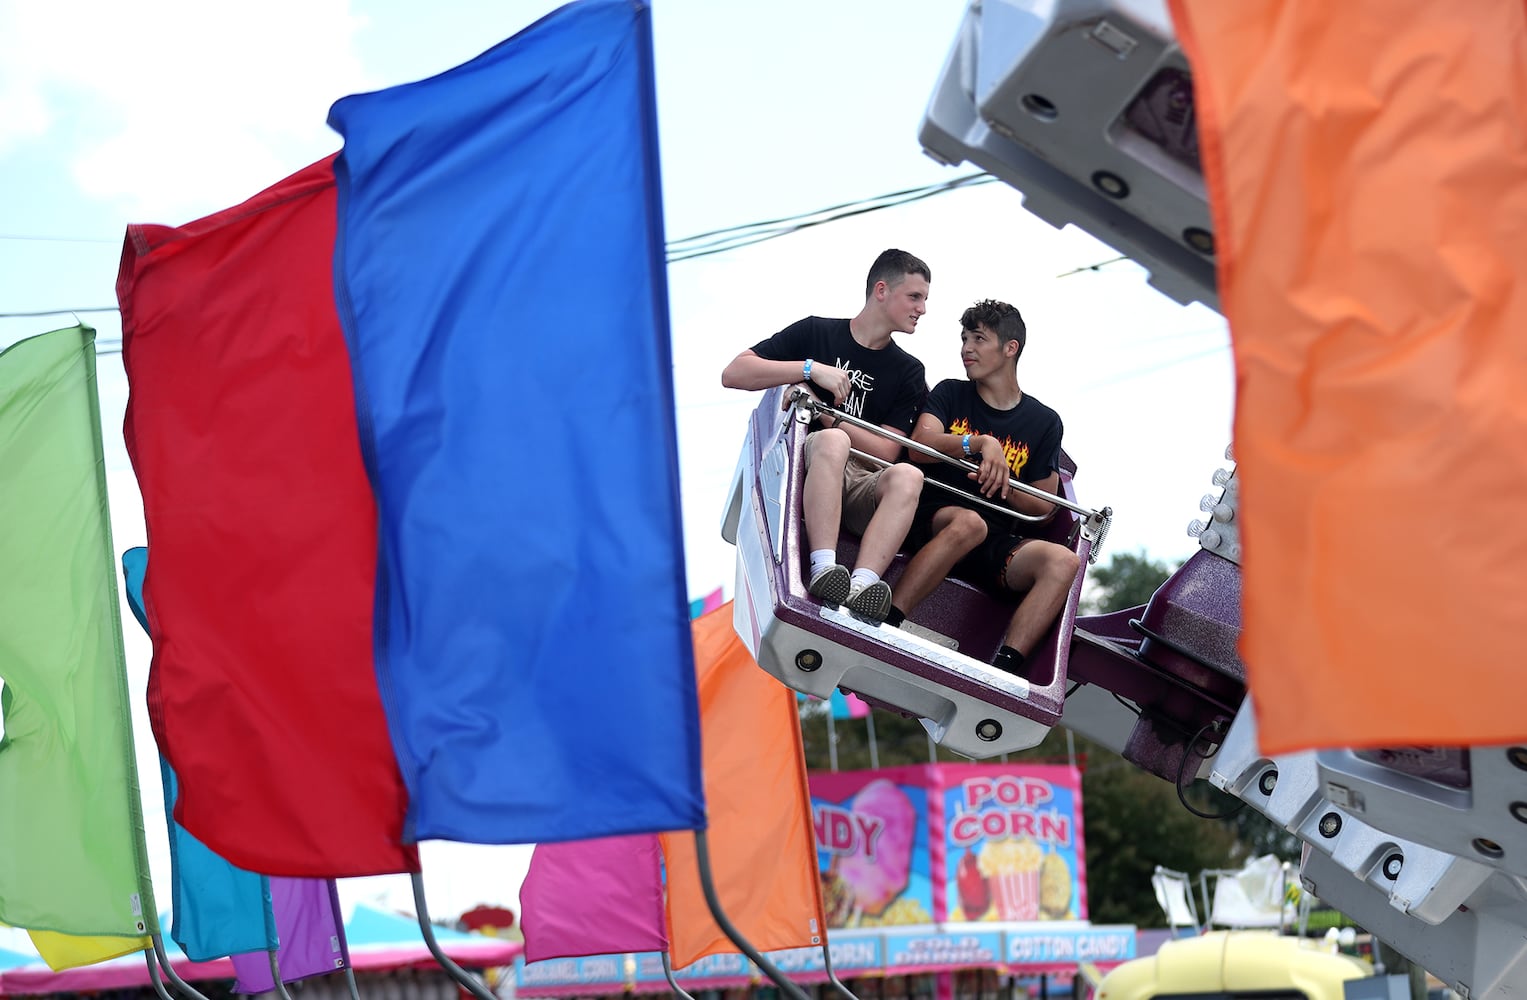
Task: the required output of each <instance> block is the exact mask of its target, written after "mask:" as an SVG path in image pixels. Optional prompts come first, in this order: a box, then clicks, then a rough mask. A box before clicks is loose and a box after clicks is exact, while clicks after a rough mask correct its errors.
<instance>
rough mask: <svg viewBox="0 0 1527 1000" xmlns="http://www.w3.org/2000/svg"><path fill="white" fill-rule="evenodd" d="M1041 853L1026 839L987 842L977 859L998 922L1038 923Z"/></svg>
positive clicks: (1042, 856)
mask: <svg viewBox="0 0 1527 1000" xmlns="http://www.w3.org/2000/svg"><path fill="white" fill-rule="evenodd" d="M1043 862H1044V852H1043V851H1041V850H1040V849H1039V845H1038V844H1036V843H1034V842H1033V841H1032V840H1029V839H1027V838H1025V839H1022V840H988V841H987V842H986V843H985V844H984V845H982V847H981V853H980V854H979V855H977V863H978V864H979V865H980V867H981V874H982V875H985V876H986V882H987V884H988V885H990V886H991V888H992V897H993V899H994V900H995V902H996V904H997V916H998V917H999V918H1001V919H1002V920H1038V919H1039V867H1040V865H1041V864H1043Z"/></svg>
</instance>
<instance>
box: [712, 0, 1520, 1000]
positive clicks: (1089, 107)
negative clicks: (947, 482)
mask: <svg viewBox="0 0 1527 1000" xmlns="http://www.w3.org/2000/svg"><path fill="white" fill-rule="evenodd" d="M919 138H920V141H921V144H922V146H923V148H924V150H925V151H926V152H927V153H928V154H929V155H930V156H932V157H933V158H934V159H936V160H938V161H940V162H942V163H945V164H948V165H950V166H957V165H960V164H963V163H966V162H968V163H971V164H973V165H975V166H977V167H979V168H981V169H982V170H985V171H988V172H990V173H991V174H993V175H995V176H997V177H999V178H1001V179H1002V180H1004V181H1006V182H1007V183H1008V184H1010V185H1011V186H1013V187H1014V188H1016V189H1017V190H1018V191H1019V192H1020V193H1021V195H1022V197H1023V199H1024V205H1025V207H1026V208H1027V209H1028V210H1029V211H1031V212H1033V213H1034V214H1036V215H1038V216H1039V217H1040V218H1042V219H1044V220H1046V221H1047V222H1049V223H1051V224H1052V225H1055V226H1062V225H1066V224H1072V225H1076V226H1078V227H1079V228H1081V229H1084V230H1086V231H1087V232H1089V233H1091V234H1092V235H1093V236H1095V237H1097V238H1098V239H1100V240H1102V241H1103V242H1105V243H1107V244H1109V245H1110V246H1112V247H1114V248H1116V249H1117V250H1118V251H1119V252H1120V253H1122V254H1126V255H1128V256H1129V257H1130V258H1132V259H1133V260H1135V261H1136V262H1138V263H1140V264H1141V265H1143V266H1144V267H1145V268H1146V269H1147V270H1148V271H1149V273H1150V281H1151V283H1152V285H1154V286H1155V287H1156V288H1157V289H1158V290H1160V291H1161V292H1162V293H1164V294H1166V295H1168V296H1169V297H1171V298H1173V299H1175V300H1177V301H1180V302H1185V303H1186V302H1193V301H1199V302H1203V303H1204V304H1206V305H1208V306H1210V307H1211V308H1218V298H1217V293H1216V288H1215V272H1214V235H1213V228H1212V224H1211V222H1210V215H1209V207H1208V204H1207V199H1206V192H1205V186H1204V181H1203V176H1202V173H1201V169H1200V166H1199V159H1198V137H1197V129H1196V123H1195V120H1194V107H1193V91H1192V75H1191V70H1190V68H1189V66H1188V63H1187V60H1186V58H1185V57H1184V55H1183V53H1182V51H1181V49H1180V48H1179V47H1178V45H1177V43H1176V40H1175V35H1174V32H1173V29H1172V24H1171V20H1170V17H1169V16H1168V13H1167V11H1166V7H1165V4H1164V3H1161V2H1154V0H1111V2H1110V0H974V2H972V3H971V5H970V7H969V8H968V10H967V11H966V14H965V17H964V20H963V23H962V24H961V27H960V30H959V33H958V36H957V37H956V39H955V41H954V44H953V47H952V49H951V51H950V54H949V57H948V59H947V61H946V63H945V66H944V69H943V72H942V74H941V76H940V79H939V81H938V83H937V85H936V87H935V91H934V93H933V95H932V98H931V100H930V102H929V105H928V109H927V112H926V115H925V117H924V120H923V123H922V127H921V132H920V136H919ZM785 391H787V390H772V391H770V392H769V393H767V394H765V396H764V398H763V400H762V401H761V402H760V404H759V406H758V408H757V410H756V411H755V412H754V414H753V417H752V419H751V420H750V422H749V428H748V435H747V439H746V441H745V442H744V445H743V449H742V454H741V456H740V458H739V462H738V466H737V472H736V475H735V477H734V480H733V485H732V491H731V495H730V500H729V502H728V504H727V508H726V510H725V512H724V516H723V524H722V533H723V536H724V537H725V538H726V539H727V540H728V541H732V542H734V543H735V544H736V545H737V548H738V561H737V583H736V590H735V594H736V602H735V605H734V616H735V625H736V628H737V631H738V633H739V635H741V637H742V638H743V640H744V642H745V643H746V644H747V645H748V646H749V648H750V649H751V650H752V651H753V653H754V655H755V657H756V658H757V659H758V661H759V664H760V666H762V667H763V668H764V669H765V670H767V671H768V672H769V673H771V674H773V675H774V676H775V677H778V678H779V679H780V680H781V681H782V682H784V683H785V684H786V685H788V686H789V687H791V688H793V689H795V690H797V691H802V692H805V693H808V694H812V695H816V696H818V697H827V696H829V695H830V694H831V693H832V691H833V690H834V689H835V688H840V687H841V688H843V689H845V690H850V691H854V692H856V693H858V694H860V695H861V696H863V697H865V698H866V699H867V700H869V701H870V702H871V703H872V704H875V705H877V706H878V707H882V708H885V709H888V710H892V711H899V712H902V713H903V714H907V715H912V716H917V717H919V718H921V719H922V721H923V724H924V726H925V727H926V728H927V730H928V733H929V735H930V737H931V738H932V739H934V740H935V741H937V742H939V743H940V744H942V745H944V746H946V747H949V748H951V749H953V750H955V751H957V752H959V753H962V754H964V755H966V756H969V757H972V758H983V757H992V756H996V755H999V754H1002V753H1004V752H1008V751H1012V750H1016V749H1021V748H1024V747H1028V746H1033V745H1034V744H1036V743H1038V742H1039V740H1041V739H1043V737H1044V735H1045V733H1047V732H1048V731H1049V730H1050V729H1051V728H1052V727H1053V726H1057V725H1059V726H1063V727H1065V728H1068V729H1071V730H1073V731H1075V732H1077V733H1079V734H1081V735H1083V736H1086V737H1088V738H1089V739H1092V740H1095V741H1096V742H1098V743H1100V744H1102V745H1104V746H1107V747H1109V748H1110V749H1112V750H1114V751H1116V752H1118V753H1119V754H1121V755H1122V756H1123V757H1124V758H1125V759H1127V760H1129V761H1130V762H1132V763H1133V764H1135V765H1136V766H1138V767H1140V768H1141V769H1143V770H1146V771H1149V772H1151V773H1153V774H1155V775H1157V776H1159V777H1161V778H1163V779H1165V780H1168V781H1173V782H1176V783H1177V784H1178V785H1179V787H1181V786H1183V785H1184V784H1185V783H1187V782H1190V781H1192V780H1193V779H1195V778H1205V779H1207V780H1209V781H1210V782H1211V783H1213V784H1214V785H1215V786H1217V787H1219V788H1220V789H1222V790H1224V791H1225V792H1227V793H1229V794H1231V795H1233V796H1235V797H1237V798H1239V799H1241V800H1243V801H1245V802H1246V803H1247V804H1248V805H1249V806H1250V807H1252V808H1254V809H1256V810H1257V811H1259V812H1261V813H1263V814H1264V815H1266V816H1267V817H1269V818H1270V819H1272V820H1273V821H1274V822H1276V823H1278V824H1279V825H1281V826H1282V827H1284V828H1285V829H1287V830H1289V831H1290V832H1292V833H1293V834H1295V835H1297V836H1298V837H1299V838H1300V840H1301V841H1302V842H1303V843H1304V845H1305V846H1304V852H1303V854H1304V856H1303V860H1302V863H1301V871H1300V879H1301V882H1302V883H1303V885H1304V887H1305V889H1306V890H1308V891H1310V892H1312V893H1314V894H1315V895H1317V896H1319V897H1320V899H1322V900H1323V901H1325V902H1327V903H1329V904H1331V905H1333V906H1335V907H1336V908H1338V909H1340V910H1341V911H1343V912H1344V913H1346V914H1348V915H1349V916H1351V917H1352V918H1353V919H1354V920H1356V921H1357V922H1358V923H1360V924H1361V925H1362V926H1363V927H1364V928H1366V929H1368V930H1369V931H1371V932H1372V933H1373V934H1374V935H1375V936H1377V937H1378V938H1380V939H1381V940H1383V941H1385V942H1387V943H1388V944H1389V945H1391V946H1392V947H1393V948H1395V949H1396V950H1397V951H1399V952H1400V953H1401V954H1403V955H1405V956H1406V957H1407V958H1409V959H1411V960H1412V961H1414V962H1415V963H1417V964H1418V965H1420V966H1422V967H1424V968H1425V969H1427V970H1428V971H1430V972H1431V973H1433V974H1434V975H1436V976H1437V977H1438V978H1439V979H1441V980H1442V981H1443V982H1444V983H1446V984H1447V985H1448V986H1449V987H1450V988H1452V989H1453V990H1456V991H1457V992H1458V993H1460V994H1461V995H1462V996H1464V997H1469V998H1484V997H1492V998H1493V997H1500V998H1505V997H1509V996H1513V995H1520V994H1521V993H1522V992H1523V991H1527V746H1514V747H1512V746H1475V747H1395V748H1391V749H1381V750H1342V749H1337V750H1325V751H1310V752H1305V753H1297V754H1289V755H1284V756H1277V757H1269V756H1266V755H1263V754H1262V753H1261V752H1260V751H1259V750H1258V746H1257V738H1256V720H1255V717H1254V714H1253V712H1252V704H1251V700H1250V698H1249V697H1248V696H1247V693H1246V683H1245V670H1244V667H1243V665H1242V663H1241V661H1240V659H1239V656H1238V654H1237V650H1236V641H1237V638H1238V636H1239V633H1240V565H1239V560H1240V539H1239V534H1238V531H1237V526H1238V522H1237V520H1236V514H1237V488H1236V485H1237V484H1236V480H1235V475H1234V471H1233V468H1232V469H1221V470H1218V471H1217V472H1215V474H1214V477H1213V483H1214V486H1215V488H1216V492H1211V493H1210V494H1208V495H1206V496H1205V497H1204V498H1203V499H1202V501H1201V503H1200V507H1201V509H1202V510H1203V511H1204V512H1205V514H1206V516H1205V517H1204V518H1203V519H1202V520H1199V521H1195V522H1194V523H1193V525H1192V526H1191V527H1190V529H1189V531H1190V533H1191V534H1194V535H1196V537H1197V538H1198V542H1199V551H1198V552H1196V553H1195V554H1194V555H1193V557H1192V558H1191V559H1189V560H1188V561H1187V562H1186V563H1185V564H1184V565H1183V566H1182V567H1181V568H1180V569H1179V570H1177V572H1176V573H1175V574H1174V575H1173V576H1172V578H1171V579H1169V580H1168V581H1167V582H1166V583H1165V584H1163V585H1162V587H1161V588H1160V589H1159V590H1158V591H1157V592H1156V594H1155V595H1154V596H1153V597H1152V599H1151V601H1150V602H1149V603H1148V604H1146V605H1144V606H1142V607H1139V608H1133V609H1130V610H1128V611H1122V612H1117V613H1115V614H1111V615H1101V616H1093V617H1087V616H1081V615H1078V613H1077V603H1078V598H1079V596H1080V593H1081V586H1082V581H1083V577H1084V575H1085V572H1086V567H1087V565H1088V563H1089V561H1090V560H1091V559H1095V558H1096V556H1097V552H1098V550H1099V549H1100V548H1101V547H1102V545H1103V542H1104V538H1105V536H1106V534H1107V527H1108V518H1109V512H1108V510H1107V509H1106V508H1105V509H1103V510H1102V511H1089V510H1088V509H1087V508H1085V507H1081V506H1079V505H1077V504H1076V503H1075V494H1074V492H1073V491H1072V480H1073V478H1074V477H1075V476H1076V475H1077V474H1078V473H1077V469H1076V468H1075V466H1074V465H1072V464H1071V463H1070V462H1069V459H1068V460H1066V467H1065V468H1064V470H1063V475H1062V497H1063V499H1064V500H1066V501H1069V506H1068V507H1067V508H1066V509H1064V510H1060V511H1058V512H1057V515H1056V516H1055V517H1054V518H1052V520H1051V522H1050V523H1049V524H1047V525H1046V526H1045V527H1044V528H1043V529H1042V530H1043V533H1044V536H1045V537H1049V538H1051V539H1052V540H1054V541H1058V542H1061V543H1063V544H1066V545H1068V546H1070V547H1071V548H1072V549H1073V550H1074V551H1076V552H1077V553H1078V555H1080V556H1081V557H1082V559H1081V569H1080V570H1079V572H1078V575H1077V579H1076V582H1075V585H1074V586H1073V588H1072V591H1071V594H1070V598H1069V600H1068V602H1067V604H1066V607H1065V609H1064V610H1063V612H1062V614H1061V617H1060V620H1059V621H1058V622H1057V623H1056V625H1055V627H1054V628H1053V629H1052V632H1051V635H1050V637H1049V638H1048V640H1047V641H1046V643H1045V644H1043V645H1042V646H1041V648H1040V649H1039V650H1036V654H1035V656H1034V657H1033V658H1031V664H1032V669H1030V671H1029V676H1028V677H1027V678H1015V677H1012V676H1010V675H1007V674H1003V673H1000V672H998V671H996V670H994V669H993V668H991V667H990V666H988V665H987V661H988V660H989V658H990V655H991V653H992V652H993V651H994V650H995V648H996V644H997V643H998V642H1000V635H1001V630H1002V628H1003V626H1004V624H1005V622H1006V620H1007V614H1008V612H1007V610H1006V609H1005V608H1004V607H1002V606H1001V605H1000V604H999V603H998V602H996V601H994V600H993V599H992V598H990V597H988V596H987V595H985V594H984V593H982V592H981V591H980V590H978V589H977V588H975V587H972V586H970V585H969V584H967V583H965V582H964V581H960V580H957V579H951V580H948V581H945V583H944V584H942V585H941V586H940V588H939V589H938V591H937V592H935V594H934V595H933V596H932V597H930V598H929V599H928V600H927V601H926V602H925V603H924V604H923V605H922V606H921V607H919V608H918V609H917V610H916V611H915V612H914V613H913V616H912V621H913V623H914V624H915V625H918V626H921V627H922V629H923V630H925V633H926V634H924V632H915V631H907V630H904V629H898V628H892V627H889V626H885V625H880V624H875V623H872V622H868V621H865V620H863V619H860V618H857V617H855V616H854V615H852V614H850V613H849V612H848V611H847V610H846V609H842V608H838V607H830V606H823V605H821V604H820V603H818V602H816V601H815V600H813V599H812V598H811V597H809V596H808V595H807V594H806V590H805V584H804V580H803V569H804V566H805V561H806V560H805V555H806V554H805V553H804V552H803V551H802V545H803V538H802V528H801V517H800V502H801V485H802V480H803V472H802V469H803V465H802V462H801V453H802V447H803V441H804V437H805V429H806V424H807V422H808V421H809V419H810V416H811V411H812V409H813V408H814V407H816V406H817V404H814V403H811V402H809V401H801V400H797V401H796V403H795V405H790V406H785V407H782V403H783V402H784V398H783V397H782V395H781V393H782V392H785ZM1229 457H1230V453H1229V452H1228V451H1227V458H1229ZM852 554H853V553H852V539H851V538H849V537H845V538H844V539H843V543H842V548H841V549H840V555H841V556H842V557H843V558H845V560H851V557H852ZM905 560H906V556H905V554H903V555H901V556H898V557H897V560H896V562H895V563H893V565H892V567H891V569H890V570H889V571H888V573H887V578H888V579H890V580H892V581H893V582H894V580H895V578H896V576H897V574H898V573H899V572H900V571H901V569H902V567H903V566H904V565H905ZM1418 613H1419V612H1418ZM1439 683H1441V681H1439ZM1503 696H1509V695H1507V693H1504V692H1503ZM1121 699H1123V700H1121ZM1126 702H1127V703H1128V704H1126Z"/></svg>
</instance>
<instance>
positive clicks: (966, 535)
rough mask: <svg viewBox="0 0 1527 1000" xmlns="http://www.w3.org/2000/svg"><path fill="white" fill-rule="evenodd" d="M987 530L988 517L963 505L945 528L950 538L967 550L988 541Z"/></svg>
mask: <svg viewBox="0 0 1527 1000" xmlns="http://www.w3.org/2000/svg"><path fill="white" fill-rule="evenodd" d="M986 532H987V527H986V518H984V517H982V516H981V515H980V514H977V513H976V512H975V511H973V510H967V509H965V508H963V507H961V508H959V509H958V510H957V511H956V513H955V514H954V516H953V517H952V518H950V520H949V524H948V525H946V526H945V528H944V533H945V534H946V535H947V536H948V538H949V540H950V541H951V542H954V543H956V544H958V545H960V546H962V547H963V548H965V549H966V551H969V550H970V549H973V548H975V547H976V546H977V545H980V544H981V543H982V542H984V541H986Z"/></svg>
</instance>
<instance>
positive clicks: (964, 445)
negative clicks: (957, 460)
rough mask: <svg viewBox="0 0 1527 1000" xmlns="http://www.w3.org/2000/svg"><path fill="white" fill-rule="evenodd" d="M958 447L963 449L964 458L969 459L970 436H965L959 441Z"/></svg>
mask: <svg viewBox="0 0 1527 1000" xmlns="http://www.w3.org/2000/svg"><path fill="white" fill-rule="evenodd" d="M960 447H961V448H964V449H965V457H966V458H969V457H970V435H969V434H966V435H965V437H964V438H962V439H961V440H960Z"/></svg>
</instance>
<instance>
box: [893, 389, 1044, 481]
mask: <svg viewBox="0 0 1527 1000" xmlns="http://www.w3.org/2000/svg"><path fill="white" fill-rule="evenodd" d="M923 412H924V413H927V414H929V415H931V416H934V417H936V418H938V420H939V421H940V422H941V423H942V424H943V425H944V430H945V431H946V432H948V433H950V434H970V435H972V436H974V435H977V434H989V435H991V436H992V437H994V438H996V439H997V440H998V441H1000V442H1002V450H1003V451H1004V452H1006V453H1007V465H1008V468H1010V469H1012V470H1013V475H1014V476H1015V477H1017V479H1018V481H1019V482H1022V483H1037V482H1039V481H1040V480H1041V479H1044V478H1045V477H1046V476H1048V475H1049V474H1050V473H1051V472H1054V471H1055V470H1056V469H1058V468H1060V439H1061V434H1062V432H1063V430H1064V428H1063V427H1062V425H1061V420H1060V414H1058V413H1056V412H1055V411H1054V410H1052V409H1050V408H1049V407H1048V406H1046V405H1045V404H1043V403H1041V402H1040V401H1039V400H1037V399H1035V398H1034V397H1033V396H1030V395H1029V394H1028V393H1024V394H1023V396H1022V398H1020V399H1019V400H1018V405H1017V406H1015V407H1013V408H1012V409H1011V410H998V409H993V408H992V407H990V406H988V405H987V404H986V401H985V400H983V399H982V398H981V395H980V393H978V392H977V391H976V384H975V383H974V382H972V381H970V380H969V379H963V378H951V379H945V380H944V381H942V382H940V383H939V384H938V385H936V386H934V387H933V391H932V392H930V393H928V400H927V402H926V403H924V404H923ZM972 460H974V459H972ZM923 472H924V473H925V474H926V475H927V476H928V478H930V479H937V480H939V481H940V482H944V483H948V484H949V485H951V486H956V487H959V488H960V489H962V490H965V491H967V492H974V490H975V488H976V486H975V483H974V482H972V481H971V480H970V479H969V478H968V477H967V474H966V473H965V472H964V471H963V470H961V469H957V468H955V467H954V466H952V465H947V464H945V463H943V462H935V463H933V464H931V465H925V466H923ZM922 503H923V505H924V506H925V507H927V506H932V507H947V506H949V505H950V504H960V505H961V506H965V507H971V508H972V509H975V510H981V508H980V507H979V506H977V505H976V504H973V503H964V502H962V500H961V499H960V498H959V497H957V496H955V495H954V494H953V493H950V492H949V491H948V490H941V489H939V488H938V487H931V488H925V489H924V490H923V497H922Z"/></svg>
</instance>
